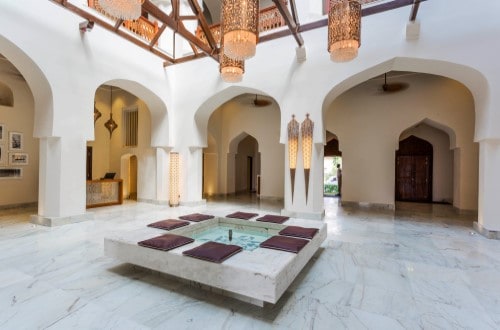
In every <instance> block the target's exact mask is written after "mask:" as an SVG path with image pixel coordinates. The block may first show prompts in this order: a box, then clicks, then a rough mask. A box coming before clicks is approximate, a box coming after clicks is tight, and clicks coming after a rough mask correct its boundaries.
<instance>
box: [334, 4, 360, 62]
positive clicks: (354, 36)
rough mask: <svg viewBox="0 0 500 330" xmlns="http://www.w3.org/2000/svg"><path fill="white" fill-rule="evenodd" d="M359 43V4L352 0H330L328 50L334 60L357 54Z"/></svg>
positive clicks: (350, 57)
mask: <svg viewBox="0 0 500 330" xmlns="http://www.w3.org/2000/svg"><path fill="white" fill-rule="evenodd" d="M360 45H361V4H360V3H359V2H358V1H354V0H331V1H330V9H329V12H328V52H329V53H330V59H331V60H332V61H334V62H347V61H350V60H352V59H354V58H355V57H356V56H358V48H359V46H360Z"/></svg>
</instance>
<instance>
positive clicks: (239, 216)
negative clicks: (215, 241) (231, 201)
mask: <svg viewBox="0 0 500 330" xmlns="http://www.w3.org/2000/svg"><path fill="white" fill-rule="evenodd" d="M256 216H258V214H257V213H247V212H234V213H231V214H228V215H226V218H236V219H243V220H248V219H251V218H253V217H256Z"/></svg>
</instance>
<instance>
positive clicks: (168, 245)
mask: <svg viewBox="0 0 500 330" xmlns="http://www.w3.org/2000/svg"><path fill="white" fill-rule="evenodd" d="M192 242H194V239H192V238H190V237H185V236H180V235H174V234H165V235H161V236H158V237H153V238H150V239H147V240H144V241H140V242H138V243H137V244H139V245H140V246H144V247H148V248H152V249H157V250H162V251H168V250H172V249H175V248H177V247H179V246H183V245H186V244H189V243H192Z"/></svg>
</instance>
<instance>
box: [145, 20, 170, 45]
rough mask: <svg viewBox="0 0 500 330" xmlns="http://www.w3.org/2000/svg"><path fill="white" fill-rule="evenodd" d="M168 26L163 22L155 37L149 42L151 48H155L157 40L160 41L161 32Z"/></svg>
mask: <svg viewBox="0 0 500 330" xmlns="http://www.w3.org/2000/svg"><path fill="white" fill-rule="evenodd" d="M166 28H167V24H165V23H164V24H162V25H161V27H160V29H159V30H158V31H157V32H156V34H155V36H154V37H153V39H151V41H150V42H149V47H150V48H153V47H154V45H155V44H156V42H157V41H158V39H160V36H161V34H162V33H163V31H165V29H166Z"/></svg>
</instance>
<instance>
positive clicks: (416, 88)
mask: <svg viewBox="0 0 500 330" xmlns="http://www.w3.org/2000/svg"><path fill="white" fill-rule="evenodd" d="M393 81H396V79H394V80H393ZM397 81H400V82H408V83H409V84H410V86H409V88H408V89H407V90H404V91H401V92H398V93H391V94H388V93H383V92H381V90H380V89H381V84H382V80H380V79H372V80H369V81H367V82H365V83H362V84H360V85H358V86H356V87H354V88H352V89H350V90H348V91H346V92H345V93H344V94H342V95H341V96H339V97H338V98H337V99H335V101H334V102H333V103H332V104H331V106H330V108H329V110H328V111H327V114H326V118H325V120H326V122H325V126H326V129H327V130H329V131H330V132H332V133H334V134H336V135H337V136H338V138H339V146H340V150H341V151H342V161H343V182H342V190H343V192H342V199H343V201H347V202H350V201H353V202H367V203H374V204H382V205H387V206H393V205H394V180H395V174H394V166H395V163H394V162H395V156H394V154H395V150H396V149H397V148H398V141H399V137H400V135H401V132H403V131H404V130H406V129H407V128H409V127H412V126H414V125H416V124H418V123H420V122H422V121H423V120H426V121H427V122H432V123H435V125H436V126H438V127H444V128H445V129H447V130H448V131H450V132H452V141H451V144H452V145H451V148H456V149H458V150H460V152H459V155H460V156H457V153H456V151H455V159H456V160H455V164H454V170H453V172H454V173H455V180H454V192H453V202H454V205H455V206H456V207H458V208H460V209H477V191H478V188H477V182H478V147H477V145H476V144H475V143H474V142H473V136H474V101H473V99H472V96H471V94H470V92H469V91H468V90H467V89H466V88H465V87H464V86H463V85H462V84H460V83H459V82H457V81H454V80H451V79H447V78H444V77H440V76H434V75H426V74H411V75H403V76H400V77H398V78H397ZM457 170H458V172H457ZM465 173H466V174H465ZM457 175H458V177H457ZM443 193H444V192H443ZM446 194H448V193H446Z"/></svg>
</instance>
